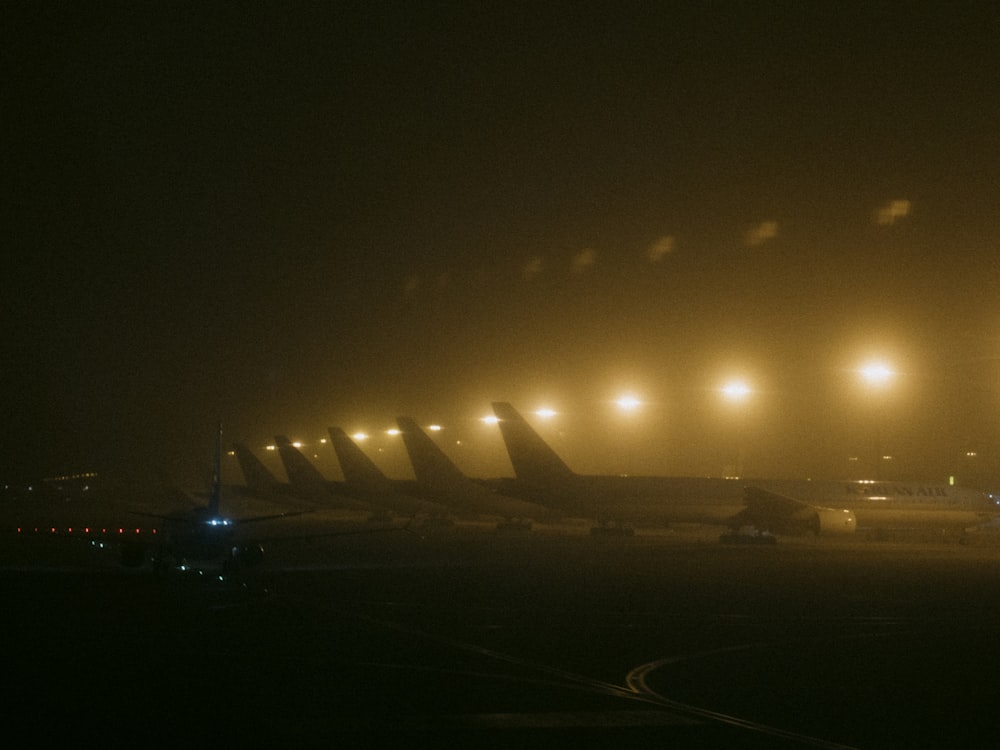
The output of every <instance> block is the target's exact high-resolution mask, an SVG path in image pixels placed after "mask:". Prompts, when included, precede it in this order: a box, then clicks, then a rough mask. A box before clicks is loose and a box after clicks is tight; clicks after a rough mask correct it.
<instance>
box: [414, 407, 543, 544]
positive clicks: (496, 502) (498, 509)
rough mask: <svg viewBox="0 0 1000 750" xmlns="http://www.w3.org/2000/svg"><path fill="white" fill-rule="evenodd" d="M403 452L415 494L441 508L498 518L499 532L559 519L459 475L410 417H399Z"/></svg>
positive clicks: (534, 506) (534, 505)
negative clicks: (541, 521)
mask: <svg viewBox="0 0 1000 750" xmlns="http://www.w3.org/2000/svg"><path fill="white" fill-rule="evenodd" d="M396 423H397V424H398V425H399V430H400V432H401V433H402V435H403V443H404V444H405V445H406V452H407V454H408V455H409V457H410V463H411V464H412V465H413V473H414V474H415V475H416V478H417V485H418V490H417V491H418V492H421V493H423V494H426V495H427V496H428V497H430V498H431V499H434V500H437V501H438V502H440V503H441V504H442V505H447V506H449V507H452V508H456V509H462V510H465V511H473V512H475V513H477V514H484V515H491V516H499V517H500V518H501V519H502V520H501V521H500V522H499V523H498V524H497V528H498V529H519V530H527V529H530V528H531V522H530V520H528V519H535V520H544V519H550V518H555V517H558V516H560V515H561V514H558V513H555V512H554V511H553V510H552V509H550V508H546V507H545V506H543V505H539V504H537V503H529V502H526V501H524V500H521V499H519V498H515V497H511V496H507V495H502V494H500V493H498V492H493V491H492V490H490V489H488V488H487V487H485V486H484V485H482V484H480V483H479V482H476V481H474V480H473V479H471V478H470V477H468V476H466V475H465V474H463V473H462V471H461V469H459V468H458V467H457V466H456V465H455V464H454V463H453V462H452V460H451V459H450V458H448V456H447V455H446V454H445V452H444V451H443V450H441V448H440V447H439V446H438V445H437V443H435V442H434V441H433V440H431V438H430V436H428V435H427V433H425V432H424V431H423V430H422V429H420V427H419V426H418V425H417V423H416V422H415V421H414V420H413V419H411V418H410V417H398V418H397V419H396Z"/></svg>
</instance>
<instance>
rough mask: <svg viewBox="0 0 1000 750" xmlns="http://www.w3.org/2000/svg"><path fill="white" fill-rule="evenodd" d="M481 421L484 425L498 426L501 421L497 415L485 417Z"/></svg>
mask: <svg viewBox="0 0 1000 750" xmlns="http://www.w3.org/2000/svg"><path fill="white" fill-rule="evenodd" d="M479 421H480V422H482V423H483V424H497V423H498V422H499V421H500V418H499V417H497V416H496V415H495V414H490V415H489V416H486V417H483V418H482V419H480V420H479Z"/></svg>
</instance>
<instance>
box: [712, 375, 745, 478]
mask: <svg viewBox="0 0 1000 750" xmlns="http://www.w3.org/2000/svg"><path fill="white" fill-rule="evenodd" d="M719 390H720V392H721V393H722V396H723V397H724V398H725V399H726V400H727V401H729V402H731V403H733V404H735V405H736V408H737V415H736V476H737V477H742V476H743V458H744V456H743V452H744V445H743V443H744V434H743V433H744V431H745V427H746V425H745V422H746V408H745V406H744V404H745V403H746V402H747V400H748V399H749V398H750V395H751V394H752V393H753V390H752V389H751V388H750V386H749V385H747V384H746V383H745V382H744V381H742V380H730V381H729V382H728V383H726V384H725V385H724V386H722V388H720V389H719Z"/></svg>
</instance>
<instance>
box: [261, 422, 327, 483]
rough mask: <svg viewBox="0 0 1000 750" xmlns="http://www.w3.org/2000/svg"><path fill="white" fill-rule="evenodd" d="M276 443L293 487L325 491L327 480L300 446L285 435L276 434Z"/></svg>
mask: <svg viewBox="0 0 1000 750" xmlns="http://www.w3.org/2000/svg"><path fill="white" fill-rule="evenodd" d="M274 442H275V444H276V445H277V446H278V455H279V456H281V463H282V465H283V466H284V467H285V473H286V474H288V482H289V484H291V486H292V487H295V488H296V489H298V490H302V491H305V492H325V491H326V488H327V484H328V483H327V480H326V477H324V476H323V475H322V474H321V473H320V471H319V469H317V468H316V467H315V466H313V465H312V464H311V463H310V462H309V459H308V458H306V457H305V456H303V455H302V453H301V452H300V451H299V449H298V448H296V447H295V446H294V445H292V442H291V441H290V440H289V439H288V438H287V437H285V436H284V435H276V436H275V438H274Z"/></svg>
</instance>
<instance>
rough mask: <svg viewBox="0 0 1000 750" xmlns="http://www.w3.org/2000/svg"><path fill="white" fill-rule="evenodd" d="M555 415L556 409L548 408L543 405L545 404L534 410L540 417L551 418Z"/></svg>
mask: <svg viewBox="0 0 1000 750" xmlns="http://www.w3.org/2000/svg"><path fill="white" fill-rule="evenodd" d="M555 415H556V410H555V409H550V408H548V407H545V406H543V407H542V408H541V409H537V410H536V411H535V416H537V417H541V418H542V419H551V418H552V417H554V416H555Z"/></svg>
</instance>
